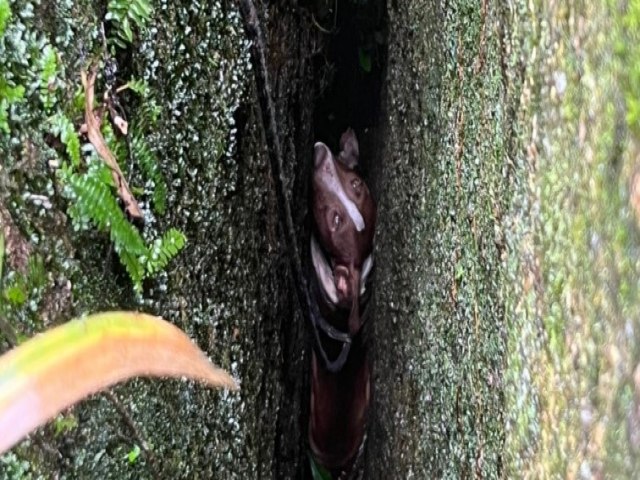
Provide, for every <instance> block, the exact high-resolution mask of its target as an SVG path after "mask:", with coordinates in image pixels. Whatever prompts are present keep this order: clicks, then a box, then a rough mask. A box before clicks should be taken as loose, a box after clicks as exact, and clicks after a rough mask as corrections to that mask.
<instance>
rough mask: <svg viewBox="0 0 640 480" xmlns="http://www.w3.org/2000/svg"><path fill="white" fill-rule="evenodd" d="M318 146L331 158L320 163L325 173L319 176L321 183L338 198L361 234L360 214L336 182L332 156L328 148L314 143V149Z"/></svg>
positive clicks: (319, 143) (336, 177)
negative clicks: (324, 149) (325, 150)
mask: <svg viewBox="0 0 640 480" xmlns="http://www.w3.org/2000/svg"><path fill="white" fill-rule="evenodd" d="M318 145H322V146H323V147H324V148H326V149H327V153H328V154H329V155H330V156H331V161H330V162H327V161H324V162H322V166H321V168H323V169H325V171H324V175H321V176H320V178H322V182H323V183H324V185H325V187H327V189H328V190H330V191H332V192H333V193H334V194H335V195H336V196H337V197H338V199H339V200H340V203H342V205H343V206H344V208H345V209H346V210H347V213H348V214H349V217H351V220H352V221H353V224H354V225H355V226H356V230H357V231H358V232H361V231H362V230H364V219H363V218H362V214H361V213H360V210H358V207H357V206H356V204H355V203H353V201H351V200H350V199H349V197H347V193H346V192H345V191H344V188H342V184H341V183H340V181H339V180H338V172H337V171H336V166H335V164H334V161H333V155H332V153H331V151H330V150H329V147H327V146H326V145H325V144H324V143H322V142H318V143H316V144H315V146H314V148H315V147H317V146H318Z"/></svg>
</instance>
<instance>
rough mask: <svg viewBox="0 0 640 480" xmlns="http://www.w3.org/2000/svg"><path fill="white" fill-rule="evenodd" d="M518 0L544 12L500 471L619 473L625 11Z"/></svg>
mask: <svg viewBox="0 0 640 480" xmlns="http://www.w3.org/2000/svg"><path fill="white" fill-rule="evenodd" d="M530 8H531V10H530V14H531V18H546V19H548V21H545V22H540V23H538V24H537V25H535V29H536V30H535V35H534V36H533V38H532V41H533V42H534V43H536V42H537V47H536V50H535V52H536V53H538V54H540V53H541V54H542V55H543V57H542V59H536V61H535V62H532V63H531V64H530V65H529V67H528V70H527V74H526V76H527V81H528V82H529V85H530V88H531V97H530V98H531V100H530V102H528V104H527V108H528V117H526V118H527V119H529V122H530V123H529V124H528V125H525V127H526V129H527V130H525V131H528V132H529V133H527V134H526V136H525V138H526V139H528V138H530V139H531V140H530V141H529V140H527V143H525V148H526V151H527V156H526V157H524V156H523V157H522V158H521V159H520V162H522V163H523V165H526V168H527V169H528V172H529V174H528V177H527V181H526V183H525V184H523V185H522V187H523V188H522V189H521V190H520V193H519V196H518V205H519V208H520V209H521V211H517V210H516V211H514V214H513V216H514V219H515V220H516V221H515V222H514V229H513V230H512V231H511V233H510V236H511V240H510V242H512V245H513V253H514V255H515V259H514V261H513V262H512V264H511V265H512V266H511V269H510V272H511V273H510V275H513V277H512V278H513V280H512V285H513V286H515V290H513V291H512V293H511V295H513V296H512V297H511V298H512V299H511V300H510V302H509V305H510V306H509V309H508V310H509V312H510V316H511V318H512V323H511V326H510V329H509V332H510V333H509V335H510V336H509V338H510V340H509V354H508V355H509V356H508V359H509V362H508V370H507V378H508V380H509V381H508V382H507V391H506V399H507V411H508V412H509V415H508V418H507V426H508V430H507V432H508V435H507V439H506V457H507V463H506V466H507V474H508V476H518V477H521V476H528V477H535V478H567V477H576V476H581V477H585V478H587V477H592V476H602V477H605V478H609V477H611V478H631V477H632V476H633V475H634V472H635V471H637V461H638V460H637V452H635V451H634V449H633V447H632V446H630V441H629V438H630V437H629V435H631V434H633V432H632V431H630V430H629V428H630V427H629V425H630V423H629V419H630V417H629V415H631V414H632V412H633V411H634V409H635V408H636V407H635V406H634V405H635V402H636V400H634V399H633V395H631V390H630V385H632V375H633V371H634V368H635V365H636V364H637V361H638V351H637V348H636V344H637V342H636V339H635V333H634V332H635V331H637V329H638V326H639V325H638V323H637V320H636V319H637V318H640V317H639V315H640V310H639V305H640V304H639V302H638V300H639V298H638V295H637V289H636V288H635V285H637V278H638V273H639V272H640V244H639V242H638V240H639V238H638V233H637V226H636V225H634V222H635V220H634V218H633V215H632V212H631V210H630V204H629V200H630V197H629V185H630V183H631V177H630V175H631V172H633V169H634V168H635V167H634V165H635V163H634V162H635V160H634V158H635V155H636V154H635V147H634V142H633V141H630V138H629V137H628V131H627V129H626V125H625V124H626V122H625V117H627V118H628V116H627V113H628V108H631V105H630V104H629V102H628V101H627V102H625V101H624V98H625V95H626V93H625V89H626V88H627V87H626V86H625V80H624V79H625V77H626V75H627V73H626V72H627V71H628V69H627V68H626V66H625V65H627V63H625V62H623V61H621V60H620V59H621V57H619V56H618V55H619V53H616V50H618V49H619V47H620V40H619V39H620V38H621V37H620V35H621V34H623V32H624V28H623V26H624V25H625V20H624V16H625V15H626V14H627V13H625V12H624V11H623V10H620V9H618V7H617V2H608V3H606V4H602V3H600V4H583V3H580V2H573V3H571V4H570V6H569V8H566V6H553V5H548V4H547V3H546V2H537V3H536V4H535V5H532V6H531V7H530ZM578 19H580V20H578ZM583 20H585V23H584V25H583V27H580V28H577V27H576V25H577V23H576V22H582V21H583ZM631 44H632V43H631ZM616 45H617V46H616ZM632 48H633V47H630V49H632ZM532 52H533V51H532ZM532 58H534V57H533V55H532ZM627 61H628V59H627ZM540 65H543V67H542V68H541V69H540ZM631 70H632V69H631ZM625 103H626V104H625ZM629 127H631V130H632V131H633V128H634V127H633V125H632V124H629ZM529 142H530V143H529ZM632 286H633V287H632ZM522 412H527V413H526V415H524V414H523V413H522Z"/></svg>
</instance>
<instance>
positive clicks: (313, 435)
mask: <svg viewBox="0 0 640 480" xmlns="http://www.w3.org/2000/svg"><path fill="white" fill-rule="evenodd" d="M358 160H359V146H358V140H357V138H356V136H355V133H354V132H353V130H351V129H348V130H347V131H346V132H344V133H343V135H342V137H341V138H340V153H339V154H338V155H337V157H336V156H334V155H333V153H332V152H331V150H330V149H329V148H328V147H327V146H326V145H325V144H324V143H322V142H318V143H316V144H315V146H314V158H313V162H314V166H313V174H312V192H313V196H312V209H311V210H312V212H313V220H314V233H313V234H312V236H311V244H310V254H311V265H312V267H313V268H312V276H313V278H312V282H311V283H312V285H313V295H314V297H315V300H316V301H317V303H318V306H319V312H320V315H321V316H322V320H323V324H324V325H328V326H327V327H323V329H324V330H325V331H323V332H321V335H319V336H317V337H316V340H317V341H316V346H315V347H316V348H315V349H314V350H313V353H312V358H311V408H310V419H309V444H310V447H311V451H312V453H313V457H314V459H315V461H316V462H317V463H319V464H320V465H322V466H323V467H324V468H325V469H327V470H328V471H330V472H332V474H334V475H340V474H341V472H346V471H349V470H350V469H351V468H352V466H353V462H354V461H355V458H356V456H357V454H358V451H359V450H360V448H361V447H362V445H363V444H364V438H365V434H366V421H367V414H368V408H369V403H370V366H369V359H368V354H367V344H366V338H364V336H363V334H362V329H363V325H364V324H365V322H366V319H367V314H366V311H367V310H366V307H367V305H368V299H369V296H370V290H371V289H370V286H369V285H368V284H369V280H370V277H371V273H372V270H373V254H372V252H373V236H374V232H375V223H376V205H375V202H374V200H373V197H372V196H371V193H370V192H369V189H368V187H367V185H366V183H365V182H364V181H363V180H362V178H361V177H360V176H359V175H358V173H357V172H356V168H357V166H358ZM336 331H337V332H339V334H340V335H344V334H346V338H347V341H345V342H341V341H336V340H335V338H337V337H338V335H336V334H335V332H336ZM340 338H342V337H340ZM345 343H348V349H347V350H346V352H347V355H346V357H344V358H343V359H342V360H341V361H340V363H339V364H338V365H337V366H336V364H333V366H329V365H328V364H327V363H326V362H327V361H328V360H327V359H328V358H332V357H336V356H338V355H339V354H340V352H341V351H342V350H343V349H344V346H345ZM319 353H321V355H319Z"/></svg>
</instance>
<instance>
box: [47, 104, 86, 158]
mask: <svg viewBox="0 0 640 480" xmlns="http://www.w3.org/2000/svg"><path fill="white" fill-rule="evenodd" d="M49 121H50V122H51V133H53V134H54V135H57V136H59V137H60V141H61V142H62V143H63V144H64V146H65V147H66V151H67V155H68V156H69V159H70V160H71V163H72V164H73V166H74V167H79V166H80V138H78V134H77V133H76V129H75V127H74V126H73V122H72V121H71V120H69V118H68V117H67V116H66V115H65V114H64V113H61V112H58V113H56V114H55V115H54V116H53V117H51V119H50V120H49Z"/></svg>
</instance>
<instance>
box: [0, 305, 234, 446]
mask: <svg viewBox="0 0 640 480" xmlns="http://www.w3.org/2000/svg"><path fill="white" fill-rule="evenodd" d="M136 376H153V377H188V378H192V379H195V380H200V381H203V382H205V383H207V384H209V385H212V386H217V387H226V388H229V389H233V390H235V389H237V388H238V387H237V384H236V383H235V381H234V380H233V379H232V378H231V377H230V376H229V375H228V374H227V373H226V372H225V371H224V370H221V369H219V368H217V367H215V366H214V365H213V364H212V363H211V362H210V361H209V359H208V358H207V356H206V355H205V354H204V353H203V352H202V351H201V350H200V349H199V348H198V347H197V346H196V345H195V344H194V343H193V342H192V341H191V340H190V339H189V337H187V335H185V334H184V333H183V332H182V331H181V330H180V329H179V328H177V327H176V326H174V325H172V324H171V323H169V322H166V321H165V320H162V319H161V318H159V317H153V316H151V315H146V314H142V313H132V312H108V313H101V314H96V315H92V316H89V317H86V318H83V319H79V320H72V321H70V322H68V323H66V324H64V325H61V326H59V327H57V328H54V329H52V330H49V331H47V332H45V333H42V334H40V335H38V336H36V337H35V338H32V339H31V340H29V341H27V342H25V343H23V344H22V345H20V346H18V347H16V348H14V349H13V350H10V351H9V352H7V353H6V354H4V355H3V356H2V357H0V453H2V452H4V451H6V450H8V449H9V448H11V447H12V446H13V445H15V443H17V442H18V441H19V440H20V439H21V438H22V437H24V436H25V435H27V434H28V433H29V432H31V431H32V430H33V429H35V428H37V427H38V426H40V425H42V424H44V423H45V422H47V421H48V420H50V419H51V418H52V417H54V416H55V415H57V414H58V413H59V412H60V411H62V410H64V409H65V408H67V407H69V406H71V405H73V404H74V403H77V402H78V401H80V400H82V399H83V398H85V397H87V396H88V395H91V394H92V393H95V392H97V391H99V390H101V389H104V388H106V387H108V386H110V385H113V384H115V383H117V382H120V381H123V380H126V379H129V378H132V377H136Z"/></svg>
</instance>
